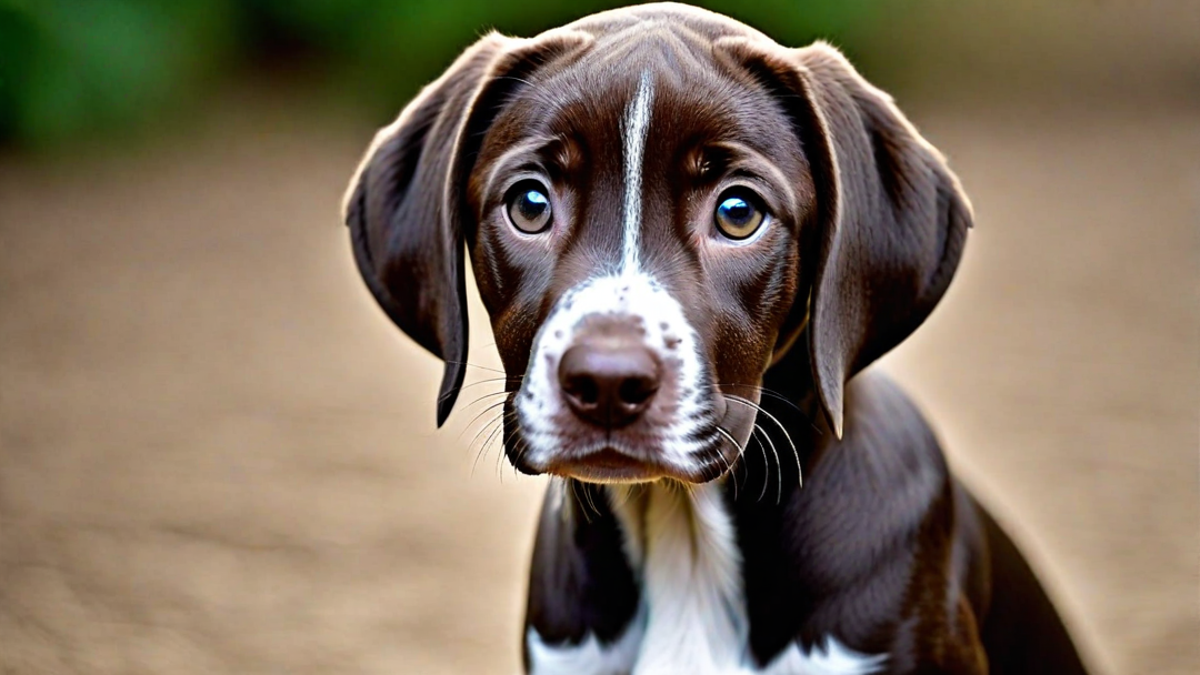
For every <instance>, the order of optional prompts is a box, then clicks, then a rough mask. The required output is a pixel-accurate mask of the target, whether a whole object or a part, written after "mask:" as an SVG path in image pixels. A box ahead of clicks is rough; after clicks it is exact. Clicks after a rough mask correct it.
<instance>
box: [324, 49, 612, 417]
mask: <svg viewBox="0 0 1200 675" xmlns="http://www.w3.org/2000/svg"><path fill="white" fill-rule="evenodd" d="M587 42H590V36H588V35H587V34H585V33H578V32H574V31H552V32H550V33H547V34H544V35H543V36H540V37H538V38H533V39H529V40H526V39H519V38H509V37H505V36H502V35H500V34H498V33H491V34H489V35H486V36H484V37H483V38H482V39H480V40H479V41H478V42H476V43H475V44H474V45H472V46H471V47H470V48H469V49H467V51H466V52H464V53H463V54H462V55H461V56H459V57H458V59H457V60H456V61H455V62H454V63H453V64H452V65H451V66H450V68H449V69H448V70H447V71H446V72H445V73H444V74H443V75H442V76H441V77H440V78H438V79H437V80H436V81H434V82H433V83H432V84H430V85H428V86H426V87H425V89H423V90H422V91H421V93H420V94H419V95H417V97H416V98H415V99H413V101H412V102H411V103H409V104H408V105H407V106H406V107H405V108H404V110H403V111H402V112H401V113H400V116H399V117H398V118H397V119H396V121H395V122H393V123H392V124H390V125H388V126H386V127H384V128H383V129H381V130H380V131H379V132H378V133H377V134H376V135H375V140H374V141H372V143H371V145H370V147H369V148H368V149H367V152H366V154H365V155H364V157H363V160H362V162H361V163H360V164H359V167H358V170H357V171H356V172H355V174H354V177H353V178H352V179H351V180H350V187H349V189H348V190H347V192H346V197H345V201H344V202H343V205H342V207H343V215H344V218H345V221H346V225H348V226H349V228H350V239H351V243H352V246H353V249H354V260H355V262H356V263H357V264H358V270H359V272H360V273H361V274H362V278H363V281H364V282H366V284H367V287H368V288H369V289H370V290H371V294H372V295H374V296H375V300H376V301H377V302H378V303H379V306H380V307H382V308H383V311H384V312H385V313H387V315H388V317H389V318H390V319H391V320H392V321H393V322H395V324H396V325H397V326H399V327H400V329H401V330H403V331H404V332H405V333H407V334H408V335H409V337H411V338H412V339H414V340H416V341H417V343H418V344H420V345H421V346H422V347H424V348H425V349H427V350H429V351H430V352H432V353H433V354H434V355H435V356H438V357H440V358H441V359H442V360H443V361H445V366H446V367H445V371H444V373H443V376H442V385H441V388H440V392H439V396H438V405H437V423H438V426H441V425H442V423H443V422H445V421H446V417H447V416H449V414H450V410H451V409H452V408H453V407H454V401H455V400H456V399H457V398H458V391H459V389H460V388H461V387H462V382H463V378H464V376H465V375H466V360H467V305H466V276H465V274H466V270H465V267H466V266H465V261H464V259H463V255H464V242H463V234H464V231H465V227H466V226H467V225H468V224H467V223H465V222H463V218H464V217H471V216H469V214H467V213H466V212H465V210H464V209H463V208H462V202H463V189H464V187H465V184H466V178H467V175H468V174H469V173H470V170H471V167H472V166H473V164H474V158H475V155H476V154H477V153H478V150H479V146H480V143H481V141H482V136H483V135H484V134H486V132H487V129H488V126H489V125H490V123H491V120H492V119H494V117H495V115H496V113H497V112H498V111H499V110H500V108H502V107H503V105H504V103H505V102H506V100H507V98H508V97H509V96H510V95H511V94H512V93H513V91H514V90H515V89H516V88H517V87H519V86H524V82H525V81H526V77H527V76H528V74H529V73H530V72H532V70H534V69H536V68H538V67H540V66H542V65H543V64H545V63H546V62H547V61H549V60H551V59H552V58H554V57H555V56H556V55H561V54H564V53H566V52H568V51H571V50H573V49H577V48H579V47H581V46H583V44H585V43H587Z"/></svg>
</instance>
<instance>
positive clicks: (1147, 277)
mask: <svg viewBox="0 0 1200 675" xmlns="http://www.w3.org/2000/svg"><path fill="white" fill-rule="evenodd" d="M901 104H902V105H904V104H905V101H903V100H902V101H901ZM1139 106H1140V107H1139V108H1137V109H1135V107H1134V105H1133V104H1132V103H1130V104H1122V103H1121V102H1119V101H1118V102H1115V103H1114V102H1113V101H1111V100H1108V101H1106V102H1105V104H1104V105H1094V104H1093V103H1091V102H1086V101H1084V102H1079V103H1075V104H1067V103H1046V104H1045V105H1043V106H1040V107H1039V106H1037V105H1033V104H1031V102H1030V101H1024V100H1019V101H1009V102H1007V103H994V102H993V103H991V104H986V105H985V104H982V103H978V104H974V105H970V104H949V103H947V104H942V105H936V104H924V105H923V106H917V107H910V110H911V111H912V112H913V116H914V118H915V119H916V121H917V123H918V124H919V126H921V128H922V129H923V130H925V131H926V133H927V134H928V136H929V137H930V138H931V140H932V141H933V142H934V143H935V144H936V145H938V146H939V147H940V148H941V149H943V150H944V151H945V152H946V153H947V154H948V155H949V156H950V157H951V159H952V162H953V165H954V166H955V168H956V169H957V170H958V172H959V174H960V176H961V177H962V178H963V181H964V183H965V184H966V186H967V188H968V190H969V192H970V194H971V195H972V197H973V200H974V203H975V206H976V209H977V214H978V227H977V229H976V230H975V231H974V232H973V233H972V235H971V239H970V244H969V246H968V254H967V257H966V260H965V261H964V264H963V266H962V268H961V271H960V275H959V278H958V279H957V281H956V282H955V284H954V286H953V287H952V289H951V292H950V293H949V295H948V296H947V298H946V300H945V301H944V303H943V304H942V306H941V308H940V309H939V310H938V311H937V312H936V313H935V315H934V317H933V318H932V319H931V320H930V322H929V323H928V324H927V325H926V327H925V328H924V329H922V330H921V331H920V332H919V333H918V335H917V336H916V337H914V339H913V340H911V341H910V342H909V343H908V344H906V345H905V346H904V347H903V348H902V349H901V350H900V352H899V353H897V354H896V355H895V356H893V357H891V358H890V359H889V362H888V363H887V364H886V365H887V367H888V368H889V369H890V370H892V371H893V372H894V373H896V374H897V375H898V376H899V378H900V379H901V381H902V382H904V383H905V384H906V386H908V388H909V389H910V391H912V392H913V393H914V395H915V396H916V398H917V399H918V400H919V401H920V403H921V404H922V405H923V407H924V408H925V409H926V410H927V411H928V413H929V415H930V417H931V419H932V420H933V421H934V423H935V425H936V426H937V428H938V429H939V430H940V432H941V433H942V436H943V438H944V439H945V441H946V443H947V445H948V447H949V449H950V453H951V455H952V460H953V461H954V463H955V464H956V465H957V467H958V468H959V470H960V472H961V473H962V474H963V475H964V476H965V477H966V479H967V480H968V482H969V483H970V484H971V485H972V486H973V487H975V489H976V491H977V492H978V493H979V494H980V495H981V496H982V498H983V500H984V501H985V502H986V503H988V504H990V505H992V506H993V508H994V510H995V511H996V512H997V513H998V514H999V516H1000V517H1001V518H1002V520H1004V521H1005V522H1006V523H1008V524H1009V525H1010V528H1011V529H1013V530H1014V534H1015V536H1016V538H1017V539H1018V541H1019V542H1020V543H1022V544H1023V546H1024V548H1025V550H1026V552H1027V553H1028V554H1029V555H1030V557H1031V558H1032V559H1033V560H1034V561H1036V563H1037V564H1038V566H1039V568H1040V569H1041V571H1042V572H1043V575H1044V576H1045V577H1046V578H1047V579H1048V580H1050V582H1051V586H1052V592H1053V595H1054V596H1055V598H1056V599H1057V600H1058V602H1059V604H1060V605H1061V607H1062V608H1063V611H1064V613H1065V614H1066V615H1067V616H1068V618H1069V620H1070V623H1071V625H1072V628H1073V630H1074V632H1075V633H1076V635H1077V636H1078V638H1079V640H1080V642H1081V643H1082V644H1083V645H1084V646H1085V647H1086V649H1087V651H1088V653H1089V655H1090V656H1091V658H1092V659H1093V660H1094V662H1095V663H1097V664H1109V665H1110V666H1111V667H1112V670H1113V672H1115V673H1127V674H1135V673H1147V674H1149V673H1154V674H1156V675H1162V674H1176V675H1185V674H1190V673H1196V672H1200V644H1198V642H1200V638H1198V635H1200V608H1198V598H1200V594H1198V591H1200V586H1198V582H1197V560H1198V557H1200V539H1198V533H1200V501H1198V485H1197V480H1198V476H1200V463H1198V455H1197V430H1198V428H1200V421H1198V414H1200V413H1198V411H1200V377H1198V373H1200V371H1198V354H1197V345H1198V344H1200V342H1198V338H1200V334H1198V328H1200V316H1198V311H1200V303H1198V302H1197V293H1196V291H1197V285H1196V282H1197V260H1198V256H1197V253H1198V247H1197V223H1198V222H1200V196H1198V195H1200V110H1198V109H1197V107H1196V106H1194V105H1191V104H1187V103H1169V102H1162V103H1161V104H1160V103H1157V102H1155V103H1154V104H1153V105H1147V102H1145V101H1141V102H1139ZM292 110H294V108H289V107H288V106H286V105H281V104H280V103H279V101H276V100H275V99H272V98H271V97H270V96H265V97H264V96H262V95H254V96H233V97H231V98H230V100H228V101H226V102H224V103H222V104H220V105H217V106H216V112H215V113H213V114H212V115H200V116H199V117H200V123H198V124H197V125H196V128H195V129H194V130H193V132H192V133H189V134H187V135H185V136H181V137H179V138H177V139H175V140H173V141H172V142H170V143H167V144H164V145H158V146H153V147H152V148H146V149H143V150H140V151H137V152H135V153H134V154H132V155H126V156H122V157H119V158H108V157H107V156H105V155H100V156H96V157H90V156H89V157H84V158H77V157H76V158H71V157H63V158H60V159H55V160H40V161H38V162H36V163H34V162H31V161H27V160H18V159H15V158H9V159H7V160H4V161H0V307H2V308H3V309H2V312H0V673H6V674H7V673H22V674H24V673H88V674H91V673H178V674H181V675H183V674H189V673H202V672H215V673H245V674H253V673H511V672H515V671H516V669H517V662H518V651H517V644H518V643H517V640H518V634H519V626H520V619H521V606H522V594H523V591H524V568H525V562H526V556H527V554H528V551H529V547H530V540H531V533H532V527H533V517H534V511H535V509H536V507H537V505H538V503H539V499H540V490H541V487H542V483H541V482H540V481H538V480H532V479H517V478H515V477H514V476H513V474H512V471H511V470H510V469H506V470H504V471H503V472H502V473H503V482H501V478H500V476H501V472H499V471H498V470H497V464H496V462H495V459H496V455H495V453H492V454H489V455H486V456H485V457H484V458H483V459H482V461H480V462H479V465H478V468H476V469H475V470H474V472H473V471H472V464H473V461H474V460H475V453H474V451H473V450H471V451H469V450H468V449H467V445H468V442H469V441H470V439H471V436H472V434H473V433H474V431H475V430H476V429H478V428H479V424H478V423H477V424H475V425H471V426H469V425H468V422H469V421H470V420H471V418H472V417H473V416H474V415H475V414H476V413H477V412H480V411H482V410H483V409H484V407H485V405H486V404H487V402H488V400H485V401H484V402H482V403H480V404H477V405H473V406H469V407H468V406H465V405H462V404H465V403H469V402H471V401H472V400H473V399H474V398H476V397H475V396H471V395H469V394H471V393H472V392H475V393H476V394H477V395H481V394H483V393H486V392H490V391H496V390H497V389H498V388H497V387H495V386H493V385H481V386H478V387H473V388H471V389H468V390H467V391H466V392H465V393H464V395H463V397H462V398H461V401H460V407H459V409H458V411H457V412H456V414H455V415H454V416H453V417H452V419H451V422H450V424H449V425H448V427H447V429H444V430H442V431H441V432H435V430H434V429H433V424H432V421H433V419H434V413H433V403H434V397H435V388H436V379H437V377H438V375H439V373H440V364H438V363H437V362H435V361H434V359H433V358H432V357H429V356H427V355H425V354H424V353H423V352H421V351H420V350H419V349H418V348H417V347H416V346H415V345H413V344H412V343H410V342H409V341H407V340H406V339H404V338H403V337H402V336H401V335H400V334H399V333H398V332H397V331H396V330H395V329H394V328H392V326H391V325H390V324H389V323H388V322H387V320H386V319H385V318H384V317H383V315H382V313H381V312H380V311H378V309H377V308H376V307H375V306H374V305H373V303H372V302H371V300H370V299H369V297H368V295H367V293H366V291H365V289H364V288H363V287H362V285H361V283H360V281H359V280H358V278H357V274H356V272H355V271H354V269H353V268H352V263H351V258H350V254H349V251H348V247H347V242H346V233H345V231H344V228H342V227H340V226H339V224H338V218H337V205H338V200H339V198H340V194H341V190H342V188H343V186H344V183H345V181H346V179H347V177H348V176H349V174H350V172H351V170H352V168H353V166H354V164H355V162H356V161H357V159H358V156H359V153H360V152H361V150H362V148H363V147H364V146H365V145H366V143H367V141H368V139H369V136H370V130H368V129H367V128H365V127H364V126H362V125H361V124H359V125H351V124H347V123H345V122H344V121H343V122H339V121H338V120H313V119H309V118H306V117H304V116H300V115H297V114H295V113H294V112H292ZM1135 113H1136V114H1135ZM476 309H478V307H476ZM480 317H481V314H479V313H476V314H475V315H474V318H475V322H476V324H477V325H476V327H475V328H476V334H475V336H474V338H473V339H474V343H473V344H474V346H475V349H474V354H473V357H472V359H473V361H474V362H475V363H478V364H483V365H494V364H495V363H496V360H495V358H494V357H493V356H492V354H491V353H490V351H489V350H488V349H484V346H485V345H488V344H489V343H490V342H491V340H490V339H489V338H488V337H487V336H486V332H485V331H483V330H481V329H480V327H479V326H478V324H481V323H482V321H481V320H480ZM491 375H492V373H489V372H487V371H483V370H481V371H479V372H477V373H475V375H474V376H475V377H477V378H486V377H490V376H491ZM489 400H495V399H489ZM485 419H486V416H485ZM464 430H466V434H465V435H463V436H462V437H461V438H457V437H458V436H459V435H460V433H461V432H464ZM477 445H478V444H477Z"/></svg>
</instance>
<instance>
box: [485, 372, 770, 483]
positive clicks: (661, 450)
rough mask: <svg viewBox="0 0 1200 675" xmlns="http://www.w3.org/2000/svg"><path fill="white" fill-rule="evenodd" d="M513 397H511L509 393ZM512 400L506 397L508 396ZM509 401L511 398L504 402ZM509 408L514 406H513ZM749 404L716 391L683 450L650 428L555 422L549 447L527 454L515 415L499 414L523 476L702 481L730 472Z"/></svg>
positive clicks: (745, 438) (747, 426)
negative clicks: (633, 430)
mask: <svg viewBox="0 0 1200 675" xmlns="http://www.w3.org/2000/svg"><path fill="white" fill-rule="evenodd" d="M512 398H513V399H515V395H514V397H512ZM511 400H512V399H510V401H511ZM510 405H511V403H510ZM514 412H515V411H514ZM755 416H756V415H755V410H754V408H751V407H747V406H744V405H729V404H728V402H727V400H726V398H725V397H724V396H722V395H720V394H719V393H717V394H716V395H715V396H714V397H713V400H712V405H711V407H710V409H709V410H707V411H706V412H705V413H704V414H703V416H702V417H701V418H700V419H698V420H696V421H695V422H694V423H692V424H690V425H688V426H691V427H693V428H695V429H696V431H695V432H694V433H693V434H691V438H689V439H688V441H689V442H688V443H686V444H685V445H686V452H681V451H679V449H678V448H674V447H673V446H675V445H679V444H678V443H672V442H669V441H667V440H664V439H663V438H662V437H661V436H660V435H659V434H654V433H627V432H625V431H623V430H605V429H600V428H596V429H585V430H582V431H581V430H580V429H579V428H578V425H576V424H570V425H566V426H567V427H570V429H564V428H562V427H560V428H559V429H557V432H558V433H555V434H554V436H555V437H556V438H555V441H554V443H553V445H554V446H555V449H554V451H553V452H550V453H545V454H544V455H542V456H540V457H539V456H531V453H529V452H527V450H528V448H529V445H530V443H529V440H528V439H527V438H526V436H525V433H526V430H525V428H524V426H523V425H522V423H521V415H520V414H519V413H516V414H508V415H506V416H505V418H506V421H505V433H504V436H505V443H504V446H505V453H506V455H507V456H508V458H509V461H510V462H511V463H512V465H513V466H514V467H515V468H516V469H517V470H518V471H520V472H521V473H525V474H528V475H541V474H550V475H555V476H562V477H566V478H574V479H577V480H581V481H584V482H589V483H646V482H653V481H658V480H662V479H671V480H675V481H679V482H682V483H691V484H700V483H707V482H710V481H713V480H716V479H718V478H721V477H722V476H725V475H726V474H728V473H729V472H731V471H732V470H733V468H734V466H736V464H737V462H738V460H739V459H740V457H741V453H742V452H743V448H745V447H746V444H747V443H748V442H749V437H750V435H751V432H752V430H753V428H754V423H755Z"/></svg>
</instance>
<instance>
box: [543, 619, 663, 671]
mask: <svg viewBox="0 0 1200 675" xmlns="http://www.w3.org/2000/svg"><path fill="white" fill-rule="evenodd" d="M638 624H639V622H638V621H636V620H635V621H634V622H632V623H631V624H630V625H629V627H628V628H626V629H625V633H624V634H623V635H621V637H620V638H618V639H617V640H616V641H615V642H613V643H612V644H609V645H601V644H600V641H599V640H597V639H596V636H595V635H593V634H591V633H588V635H587V637H586V638H584V640H583V642H580V643H579V644H577V645H548V644H546V643H545V642H543V641H542V636H541V635H539V634H538V632H537V630H535V629H533V628H530V629H529V632H528V633H527V634H526V636H525V642H526V646H527V647H528V648H529V672H530V674H531V675H628V673H629V668H630V664H632V663H633V662H634V661H635V660H637V652H638V647H639V645H640V642H641V630H639V629H638Z"/></svg>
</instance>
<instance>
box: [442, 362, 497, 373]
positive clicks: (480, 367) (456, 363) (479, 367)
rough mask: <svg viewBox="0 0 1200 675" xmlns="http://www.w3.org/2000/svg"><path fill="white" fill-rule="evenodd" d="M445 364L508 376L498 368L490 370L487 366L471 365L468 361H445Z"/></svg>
mask: <svg viewBox="0 0 1200 675" xmlns="http://www.w3.org/2000/svg"><path fill="white" fill-rule="evenodd" d="M446 363H453V364H454V365H456V366H470V367H472V368H478V369H480V370H490V371H491V372H493V373H500V374H501V375H507V374H508V373H506V372H504V371H503V370H501V369H499V368H490V367H488V366H481V365H479V364H477V363H471V362H470V361H446Z"/></svg>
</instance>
